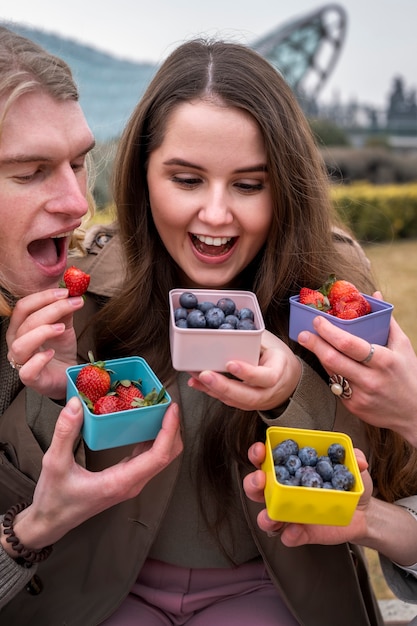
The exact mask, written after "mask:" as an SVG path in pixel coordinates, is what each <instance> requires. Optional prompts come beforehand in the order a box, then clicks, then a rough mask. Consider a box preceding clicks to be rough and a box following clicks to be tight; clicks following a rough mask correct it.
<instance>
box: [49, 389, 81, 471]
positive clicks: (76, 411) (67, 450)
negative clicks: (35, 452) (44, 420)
mask: <svg viewBox="0 0 417 626" xmlns="http://www.w3.org/2000/svg"><path fill="white" fill-rule="evenodd" d="M82 423H83V408H82V404H81V400H80V399H79V398H77V397H76V396H74V397H73V398H71V399H70V400H69V401H68V402H67V404H66V405H65V406H64V408H63V409H62V410H61V412H60V414H59V416H58V420H57V422H56V425H55V430H54V434H53V437H52V441H51V445H50V446H49V448H48V450H47V452H46V453H45V455H44V457H43V461H42V464H43V466H46V465H48V466H49V467H53V471H54V472H55V473H56V474H63V473H64V472H66V467H65V463H64V461H65V460H66V461H67V464H71V463H73V461H74V456H73V448H74V444H75V441H76V440H77V438H78V436H79V433H80V430H81V426H82Z"/></svg>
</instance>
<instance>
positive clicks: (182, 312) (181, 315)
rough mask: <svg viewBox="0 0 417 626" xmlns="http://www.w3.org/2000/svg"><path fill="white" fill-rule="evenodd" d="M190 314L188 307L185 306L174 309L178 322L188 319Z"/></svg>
mask: <svg viewBox="0 0 417 626" xmlns="http://www.w3.org/2000/svg"><path fill="white" fill-rule="evenodd" d="M187 315H188V311H187V309H184V307H183V306H181V307H178V308H177V309H175V311H174V319H175V321H176V322H177V321H178V320H186V319H187Z"/></svg>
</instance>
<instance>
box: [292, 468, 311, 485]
mask: <svg viewBox="0 0 417 626" xmlns="http://www.w3.org/2000/svg"><path fill="white" fill-rule="evenodd" d="M314 471H315V470H314V468H313V467H311V465H302V466H301V467H300V468H299V469H298V470H297V471H296V472H295V475H296V477H297V478H298V480H299V481H300V482H301V478H302V477H303V476H304V474H307V473H308V472H314Z"/></svg>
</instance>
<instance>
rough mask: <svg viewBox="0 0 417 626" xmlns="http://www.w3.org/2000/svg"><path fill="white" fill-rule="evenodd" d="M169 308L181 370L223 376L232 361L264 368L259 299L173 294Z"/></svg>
mask: <svg viewBox="0 0 417 626" xmlns="http://www.w3.org/2000/svg"><path fill="white" fill-rule="evenodd" d="M169 302H170V346H171V358H172V364H173V367H174V368H175V369H176V370H178V371H188V372H197V371H202V370H207V369H209V370H215V371H218V372H223V371H225V370H226V363H227V362H228V361H231V360H239V361H246V362H248V363H250V364H251V365H256V364H257V363H258V362H259V355H260V348H261V336H262V333H263V332H264V330H265V325H264V322H263V318H262V314H261V311H260V308H259V304H258V301H257V298H256V296H255V294H254V293H252V292H250V291H233V290H215V289H195V290H192V291H191V290H188V291H187V290H184V289H173V290H171V291H170V293H169Z"/></svg>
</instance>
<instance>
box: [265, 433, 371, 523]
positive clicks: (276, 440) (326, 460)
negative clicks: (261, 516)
mask: <svg viewBox="0 0 417 626" xmlns="http://www.w3.org/2000/svg"><path fill="white" fill-rule="evenodd" d="M262 469H263V470H264V471H265V473H266V485H265V501H266V508H267V511H268V515H269V517H270V518H271V519H273V520H277V521H282V522H298V523H301V524H325V525H331V526H346V525H348V524H349V523H350V521H351V519H352V516H353V513H354V511H355V508H356V506H357V504H358V502H359V498H360V496H361V495H362V493H363V491H364V486H363V482H362V478H361V475H360V471H359V468H358V464H357V461H356V457H355V454H354V450H353V443H352V440H351V438H350V437H349V436H348V435H347V434H345V433H340V432H333V431H323V430H309V429H302V428H286V427H279V426H271V427H270V428H268V429H267V432H266V457H265V461H264V464H263V466H262Z"/></svg>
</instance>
